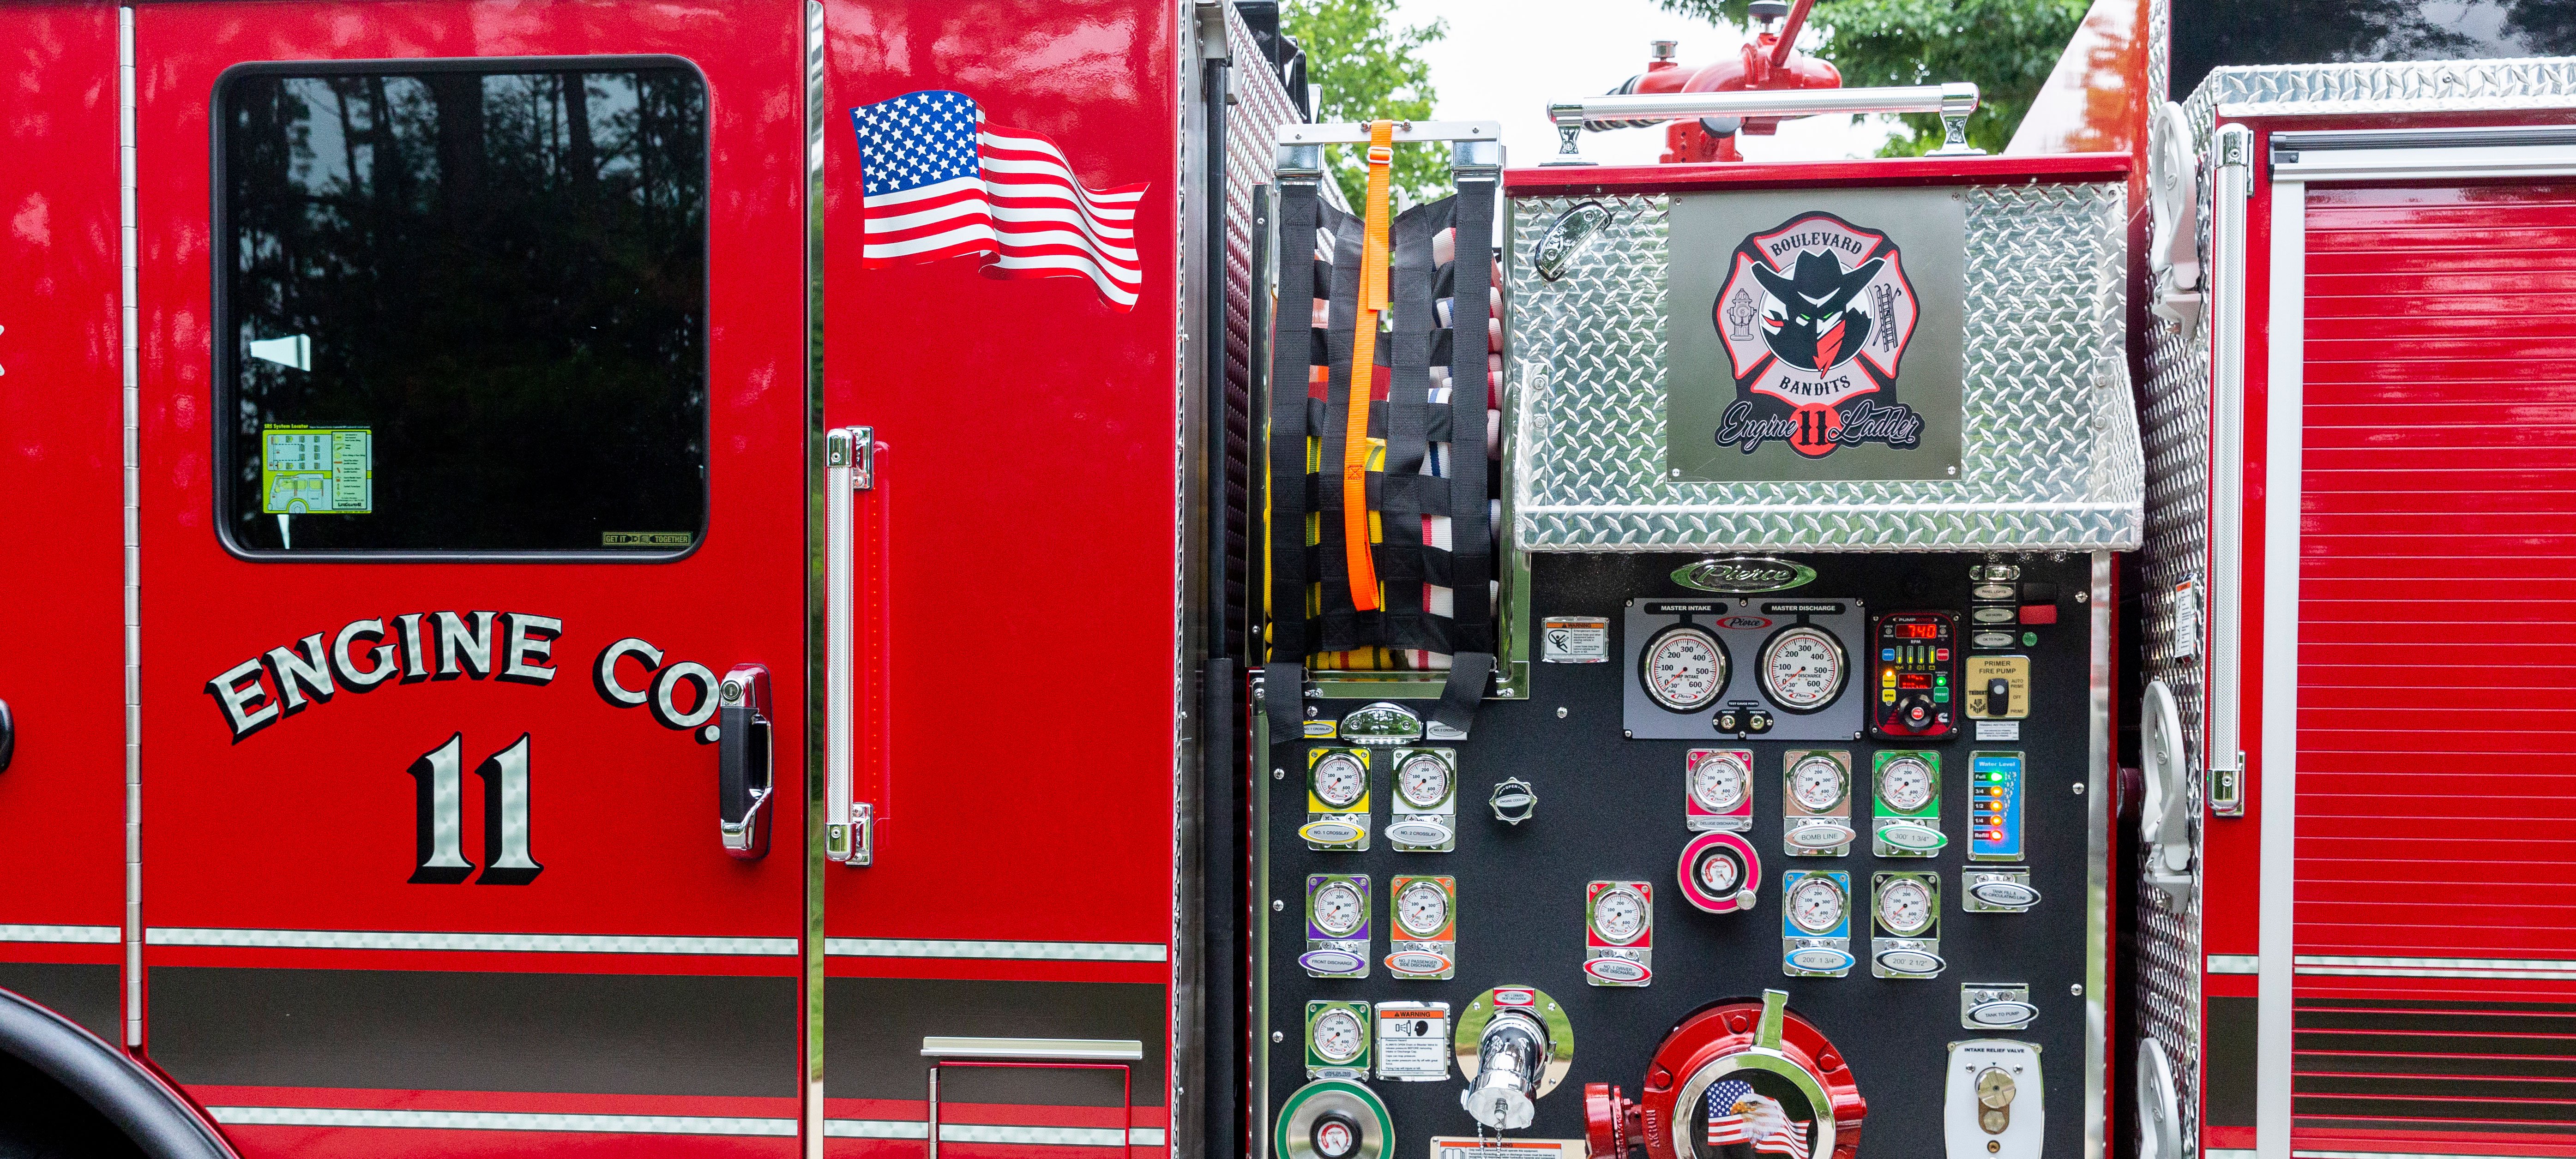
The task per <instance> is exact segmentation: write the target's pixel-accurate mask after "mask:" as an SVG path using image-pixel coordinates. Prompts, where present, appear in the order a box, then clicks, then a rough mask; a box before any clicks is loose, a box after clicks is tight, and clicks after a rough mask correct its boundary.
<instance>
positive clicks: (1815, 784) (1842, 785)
mask: <svg viewBox="0 0 2576 1159" xmlns="http://www.w3.org/2000/svg"><path fill="white" fill-rule="evenodd" d="M1849 792H1851V774H1850V773H1849V772H1848V771H1846V770H1844V768H1843V766H1842V762H1840V761H1837V760H1835V759H1834V758H1832V757H1829V756H1826V755H1824V754H1823V753H1810V754H1808V755H1807V756H1806V757H1805V758H1803V759H1801V760H1800V761H1799V762H1798V763H1797V765H1796V766H1795V767H1793V768H1791V769H1790V770H1789V796H1790V797H1792V798H1794V799H1795V800H1796V801H1797V802H1798V807H1799V808H1801V809H1805V810H1806V811H1808V812H1810V813H1822V812H1824V811H1825V810H1827V809H1831V808H1833V807H1834V806H1836V805H1839V804H1842V801H1843V797H1844V796H1845V795H1846V794H1848V793H1849Z"/></svg>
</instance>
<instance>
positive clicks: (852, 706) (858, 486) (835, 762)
mask: <svg viewBox="0 0 2576 1159" xmlns="http://www.w3.org/2000/svg"><path fill="white" fill-rule="evenodd" d="M875 446H876V440H875V432H874V431H873V430H872V429H871V428H868V427H836V428H834V429H833V430H831V431H829V432H827V433H826V434H825V435H824V454H825V467H826V468H827V469H828V471H829V476H828V477H827V478H826V480H825V482H824V488H823V538H824V546H823V572H824V575H823V586H824V599H823V632H824V644H823V656H824V660H823V677H824V685H825V688H824V699H823V791H824V802H823V810H824V813H823V825H824V830H823V832H824V843H823V855H824V856H825V857H828V858H830V859H831V860H834V861H841V862H847V863H849V864H852V865H866V864H868V862H869V861H870V859H871V858H872V857H873V855H874V852H875V847H876V842H875V841H874V840H872V838H873V836H874V834H873V833H872V832H871V829H872V821H873V817H872V814H873V809H872V807H871V806H868V805H864V804H857V803H855V802H853V800H852V797H853V796H854V795H855V793H856V791H857V786H856V783H855V778H854V776H853V772H852V769H853V765H854V760H853V755H852V754H853V752H854V750H855V745H854V743H853V741H854V737H853V735H852V733H853V723H852V719H853V717H855V716H856V714H857V712H858V696H857V693H858V685H857V683H856V679H857V677H856V667H857V666H856V664H855V663H854V661H853V658H852V655H851V654H852V651H853V649H854V648H855V647H856V644H855V641H854V640H853V633H854V632H855V630H856V628H857V610H856V603H857V601H856V593H855V592H854V591H853V590H852V588H853V582H854V579H853V576H854V572H855V571H856V568H855V565H854V563H853V560H852V554H853V552H854V550H855V548H854V546H853V543H852V540H853V539H854V538H855V535H854V533H853V531H852V528H851V525H852V522H853V521H852V518H851V507H852V504H854V503H855V502H856V501H857V497H856V492H859V491H865V490H868V489H869V488H871V487H873V486H874V485H875V482H876V480H875V478H874V471H873V459H874V451H875Z"/></svg>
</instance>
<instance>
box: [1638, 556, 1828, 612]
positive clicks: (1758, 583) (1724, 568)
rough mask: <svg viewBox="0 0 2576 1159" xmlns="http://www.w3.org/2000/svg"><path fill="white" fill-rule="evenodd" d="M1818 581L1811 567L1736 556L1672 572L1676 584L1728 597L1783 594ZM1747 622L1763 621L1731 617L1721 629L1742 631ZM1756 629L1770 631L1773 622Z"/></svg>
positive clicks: (1711, 560)
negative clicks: (1764, 593)
mask: <svg viewBox="0 0 2576 1159" xmlns="http://www.w3.org/2000/svg"><path fill="white" fill-rule="evenodd" d="M1815 578H1816V569H1814V568H1812V567H1808V566H1807V565H1805V564H1803V563H1797V562H1794V561H1791V560H1785V559H1773V558H1772V557H1770V556H1767V555H1735V556H1728V557H1726V558H1724V559H1703V560H1699V561H1697V562H1695V563H1686V564H1683V565H1682V566H1680V567H1677V568H1674V569H1673V582H1674V583H1677V584H1680V585H1681V586H1683V587H1686V588H1697V589H1699V590H1700V591H1704V592H1723V593H1725V594H1727V595H1751V594H1753V593H1755V592H1776V591H1784V590H1787V589H1789V588H1794V587H1798V586H1800V585H1802V584H1805V583H1808V582H1810V581H1812V580H1814V579H1815ZM1744 619H1760V618H1759V617H1736V616H1731V617H1728V618H1727V619H1726V620H1724V621H1721V622H1720V625H1719V626H1720V627H1725V628H1730V629H1737V630H1741V627H1742V625H1741V623H1740V621H1741V620H1744ZM1756 626H1758V627H1769V626H1770V621H1769V620H1761V622H1760V623H1759V624H1758V625H1756Z"/></svg>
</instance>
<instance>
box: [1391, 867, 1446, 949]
mask: <svg viewBox="0 0 2576 1159" xmlns="http://www.w3.org/2000/svg"><path fill="white" fill-rule="evenodd" d="M1395 924H1397V925H1399V926H1402V927H1404V932H1405V933H1408V934H1411V935H1413V936H1414V937H1417V938H1428V937H1433V936H1436V935H1438V934H1439V933H1440V931H1441V930H1443V929H1446V928H1448V926H1449V891H1448V890H1445V889H1442V888H1440V883H1439V882H1436V881H1430V880H1422V881H1416V882H1414V883H1413V884H1411V885H1408V886H1405V887H1404V892H1402V893H1399V894H1397V895H1395Z"/></svg>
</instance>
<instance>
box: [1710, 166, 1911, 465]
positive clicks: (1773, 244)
mask: <svg viewBox="0 0 2576 1159" xmlns="http://www.w3.org/2000/svg"><path fill="white" fill-rule="evenodd" d="M1730 261H1731V266H1732V268H1731V269H1730V271H1729V274H1728V277H1727V279H1726V283H1725V284H1724V285H1723V286H1720V287H1719V288H1718V292H1717V296H1716V300H1715V301H1714V302H1712V303H1711V304H1710V308H1709V319H1710V322H1711V324H1712V325H1714V326H1716V328H1717V332H1718V337H1719V338H1720V339H1721V340H1723V343H1724V346H1725V349H1726V357H1727V361H1728V363H1729V367H1728V369H1729V371H1730V373H1731V374H1732V376H1733V378H1734V379H1735V394H1736V398H1735V402H1734V404H1733V405H1731V406H1729V407H1728V408H1727V409H1726V413H1725V417H1724V419H1723V421H1722V422H1721V423H1720V425H1719V427H1718V431H1717V442H1718V444H1719V445H1720V446H1732V447H1736V448H1737V449H1739V450H1742V451H1744V452H1745V453H1747V454H1750V453H1752V452H1753V451H1754V450H1755V449H1757V448H1759V447H1760V446H1761V445H1762V444H1763V443H1765V442H1770V441H1775V440H1776V441H1781V442H1786V443H1788V444H1789V445H1790V446H1791V447H1792V448H1795V449H1796V450H1797V451H1798V453H1799V454H1801V455H1805V456H1807V457H1809V458H1822V457H1824V456H1826V455H1830V454H1832V453H1834V451H1835V450H1836V449H1838V448H1841V447H1846V446H1852V445H1856V444H1860V443H1883V444H1885V445H1887V446H1890V447H1895V448H1900V449H1906V448H1912V447H1916V446H1919V445H1920V444H1921V439H1922V431H1923V419H1922V416H1920V415H1918V414H1916V413H1915V412H1914V410H1913V408H1911V407H1909V406H1907V405H1906V404H1904V403H1902V402H1899V401H1897V400H1896V399H1895V397H1894V395H1895V388H1896V376H1897V370H1898V367H1899V366H1900V365H1901V364H1902V362H1903V360H1904V357H1905V347H1906V344H1907V343H1908V342H1909V341H1910V340H1911V339H1912V338H1913V336H1914V322H1915V318H1916V316H1917V314H1918V313H1919V310H1918V309H1917V303H1916V301H1915V297H1914V286H1913V284H1912V283H1911V282H1909V281H1907V280H1906V277H1905V257H1904V254H1903V253H1902V252H1901V251H1900V250H1899V248H1898V247H1897V244H1896V243H1895V241H1893V240H1892V239H1890V238H1889V237H1888V236H1887V234H1885V233H1884V232H1881V231H1879V230H1875V229H1870V228H1867V227H1864V226H1859V225H1854V224H1852V223H1851V222H1848V221H1845V220H1843V219H1842V218H1840V217H1836V216H1834V215H1833V214H1830V213H1821V212H1814V213H1802V214H1799V215H1797V216H1795V217H1792V218H1790V219H1789V220H1787V221H1785V222H1782V223H1780V225H1779V226H1778V227H1776V228H1774V229H1771V230H1769V231H1767V232H1763V233H1757V234H1752V235H1749V236H1747V237H1746V238H1745V239H1744V241H1743V242H1742V244H1740V245H1738V246H1737V247H1736V249H1735V252H1734V254H1733V255H1732V257H1731V259H1730Z"/></svg>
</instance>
